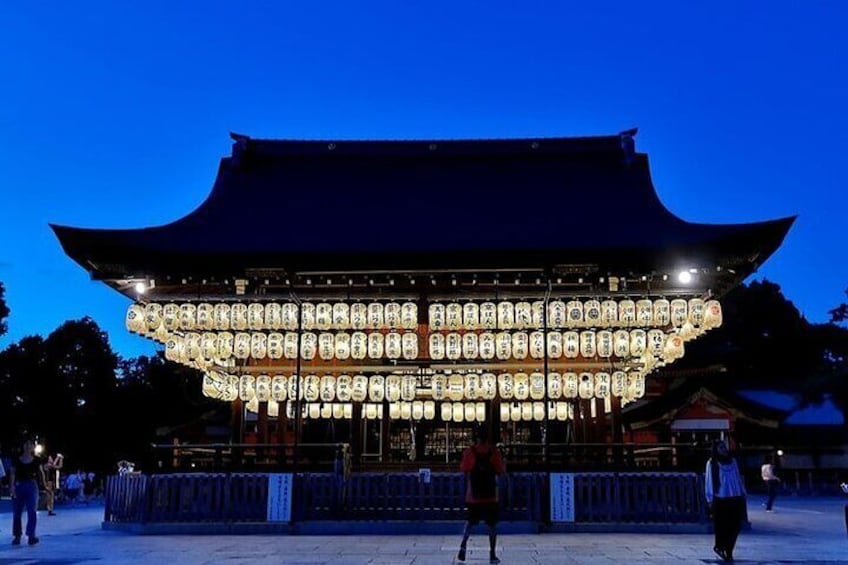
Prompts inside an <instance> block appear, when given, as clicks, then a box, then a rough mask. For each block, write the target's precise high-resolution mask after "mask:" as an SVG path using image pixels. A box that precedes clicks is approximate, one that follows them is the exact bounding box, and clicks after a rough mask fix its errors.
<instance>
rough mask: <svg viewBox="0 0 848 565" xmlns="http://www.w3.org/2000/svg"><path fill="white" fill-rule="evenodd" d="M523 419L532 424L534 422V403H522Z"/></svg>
mask: <svg viewBox="0 0 848 565" xmlns="http://www.w3.org/2000/svg"><path fill="white" fill-rule="evenodd" d="M521 419H522V420H524V421H525V422H531V421H532V420H533V403H532V402H522V403H521Z"/></svg>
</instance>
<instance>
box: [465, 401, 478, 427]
mask: <svg viewBox="0 0 848 565" xmlns="http://www.w3.org/2000/svg"><path fill="white" fill-rule="evenodd" d="M464 408H465V410H464V412H465V414H464V416H465V421H466V422H474V421H475V420H477V411H476V410H475V407H474V403H473V402H467V403H466V404H465V407H464Z"/></svg>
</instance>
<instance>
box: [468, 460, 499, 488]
mask: <svg viewBox="0 0 848 565" xmlns="http://www.w3.org/2000/svg"><path fill="white" fill-rule="evenodd" d="M472 449H473V448H472ZM492 455H493V453H492V450H491V449H489V450H486V452H485V453H478V452H477V450H476V449H474V467H472V468H471V472H470V473H469V474H468V476H469V479H470V480H471V496H472V497H473V498H495V491H496V488H497V481H496V480H495V475H496V473H495V466H494V465H493V464H492Z"/></svg>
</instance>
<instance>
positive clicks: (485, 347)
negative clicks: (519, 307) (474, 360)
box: [480, 332, 495, 361]
mask: <svg viewBox="0 0 848 565" xmlns="http://www.w3.org/2000/svg"><path fill="white" fill-rule="evenodd" d="M494 358H495V334H493V333H491V332H484V333H481V334H480V359H485V360H486V361H488V360H490V359H494Z"/></svg>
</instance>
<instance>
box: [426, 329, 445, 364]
mask: <svg viewBox="0 0 848 565" xmlns="http://www.w3.org/2000/svg"><path fill="white" fill-rule="evenodd" d="M429 341H430V359H433V360H435V361H440V360H442V359H444V358H445V336H444V335H443V334H430V340H429Z"/></svg>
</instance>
